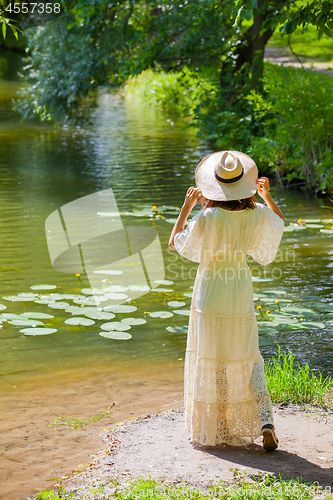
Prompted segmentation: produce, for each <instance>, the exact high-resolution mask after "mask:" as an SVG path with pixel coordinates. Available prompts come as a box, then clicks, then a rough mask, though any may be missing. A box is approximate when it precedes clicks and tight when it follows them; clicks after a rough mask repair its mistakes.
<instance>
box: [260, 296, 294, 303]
mask: <svg viewBox="0 0 333 500" xmlns="http://www.w3.org/2000/svg"><path fill="white" fill-rule="evenodd" d="M260 300H262V301H263V302H265V304H275V301H276V300H278V301H279V303H280V304H289V303H293V302H294V301H293V300H291V299H277V298H276V297H264V298H262V299H260Z"/></svg>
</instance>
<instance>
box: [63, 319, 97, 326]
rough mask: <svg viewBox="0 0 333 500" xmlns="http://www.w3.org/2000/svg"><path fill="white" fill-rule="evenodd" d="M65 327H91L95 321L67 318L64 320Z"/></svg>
mask: <svg viewBox="0 0 333 500" xmlns="http://www.w3.org/2000/svg"><path fill="white" fill-rule="evenodd" d="M65 323H66V325H82V326H91V325H94V324H95V321H93V320H92V319H87V318H80V317H76V318H69V319H66V320H65Z"/></svg>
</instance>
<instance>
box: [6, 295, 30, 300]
mask: <svg viewBox="0 0 333 500" xmlns="http://www.w3.org/2000/svg"><path fill="white" fill-rule="evenodd" d="M2 298H3V299H5V300H9V301H10V302H25V301H27V302H28V301H31V300H34V299H32V298H30V297H18V296H17V295H6V296H4V297H2Z"/></svg>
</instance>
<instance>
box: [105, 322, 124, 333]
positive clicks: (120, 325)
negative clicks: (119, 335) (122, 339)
mask: <svg viewBox="0 0 333 500" xmlns="http://www.w3.org/2000/svg"><path fill="white" fill-rule="evenodd" d="M101 328H102V330H106V331H108V332H109V331H111V330H118V331H119V332H122V331H124V330H130V329H131V325H129V324H126V323H124V322H123V321H111V322H110V323H103V324H102V325H101Z"/></svg>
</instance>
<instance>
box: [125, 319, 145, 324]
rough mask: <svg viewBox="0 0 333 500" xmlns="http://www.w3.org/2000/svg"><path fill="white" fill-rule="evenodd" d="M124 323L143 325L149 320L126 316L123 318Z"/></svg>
mask: <svg viewBox="0 0 333 500" xmlns="http://www.w3.org/2000/svg"><path fill="white" fill-rule="evenodd" d="M121 322H122V323H127V324H128V325H143V324H144V323H147V321H146V320H145V319H143V318H124V319H122V320H121Z"/></svg>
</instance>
